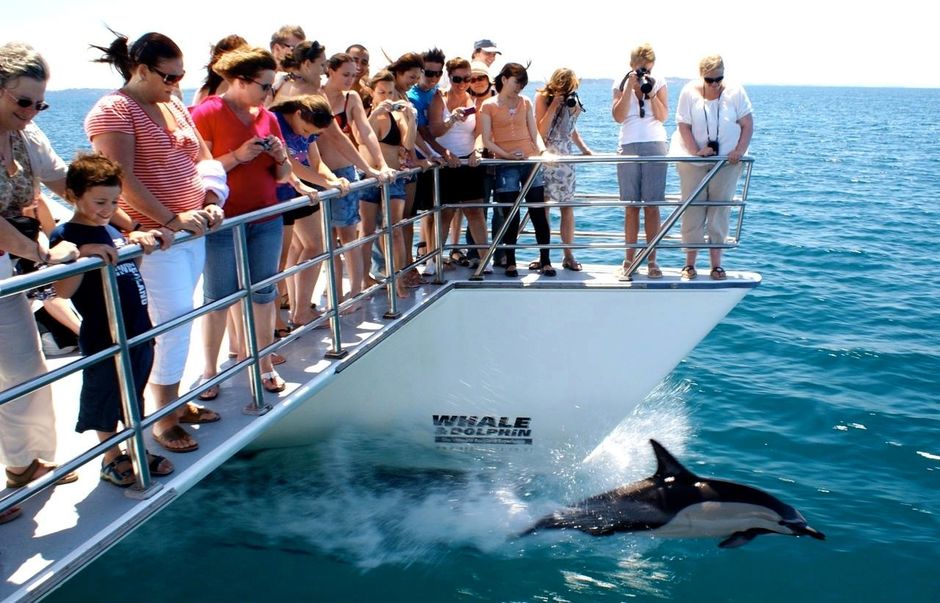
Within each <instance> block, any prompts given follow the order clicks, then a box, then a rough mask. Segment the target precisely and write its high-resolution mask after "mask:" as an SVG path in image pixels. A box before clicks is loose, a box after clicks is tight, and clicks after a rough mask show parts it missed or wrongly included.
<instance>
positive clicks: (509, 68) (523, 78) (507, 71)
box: [494, 63, 529, 92]
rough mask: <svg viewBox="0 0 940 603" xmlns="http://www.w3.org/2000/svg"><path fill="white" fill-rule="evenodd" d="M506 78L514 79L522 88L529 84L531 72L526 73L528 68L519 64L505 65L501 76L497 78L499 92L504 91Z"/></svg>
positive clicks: (500, 73) (496, 84)
mask: <svg viewBox="0 0 940 603" xmlns="http://www.w3.org/2000/svg"><path fill="white" fill-rule="evenodd" d="M504 77H507V78H508V77H514V78H516V81H517V82H519V83H520V84H522V87H523V88H525V86H526V85H527V84H528V83H529V72H528V71H526V68H525V67H523V66H522V65H520V64H519V63H506V64H505V65H503V68H502V69H501V70H500V72H499V75H497V76H496V83H495V84H494V85H495V86H496V91H497V92H502V91H503V78H504Z"/></svg>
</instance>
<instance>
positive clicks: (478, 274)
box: [470, 163, 542, 281]
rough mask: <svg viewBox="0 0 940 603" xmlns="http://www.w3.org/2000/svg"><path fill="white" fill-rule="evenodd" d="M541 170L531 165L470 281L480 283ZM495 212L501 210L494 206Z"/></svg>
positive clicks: (537, 166) (538, 164)
mask: <svg viewBox="0 0 940 603" xmlns="http://www.w3.org/2000/svg"><path fill="white" fill-rule="evenodd" d="M541 169H542V164H541V163H535V164H533V165H532V171H531V172H530V173H529V177H528V178H526V181H525V184H523V185H522V188H521V189H519V195H518V196H517V197H516V201H515V203H513V205H512V207H511V208H510V210H509V215H507V216H506V217H505V218H504V220H503V225H502V226H501V227H500V229H499V232H498V233H496V236H494V237H493V242H492V243H491V244H490V246H489V248H488V249H487V250H486V253H485V254H483V257H482V258H480V265H479V266H477V269H476V270H475V271H474V272H473V274H472V275H470V280H472V281H480V280H483V270H484V269H485V268H486V266H487V265H488V264H489V262H490V259H491V258H492V257H493V254H494V253H496V248H497V247H498V246H499V245H500V242H501V241H502V240H503V237H504V236H506V233H507V232H509V223H510V222H512V218H513V216H515V215H516V214H517V213H518V212H519V207H520V206H521V205H522V201H523V200H524V199H525V196H526V194H528V192H529V189H531V188H532V183H533V182H535V177H536V176H537V175H538V173H539V171H541ZM494 210H495V211H502V210H503V208H502V207H499V206H496V207H495V208H494Z"/></svg>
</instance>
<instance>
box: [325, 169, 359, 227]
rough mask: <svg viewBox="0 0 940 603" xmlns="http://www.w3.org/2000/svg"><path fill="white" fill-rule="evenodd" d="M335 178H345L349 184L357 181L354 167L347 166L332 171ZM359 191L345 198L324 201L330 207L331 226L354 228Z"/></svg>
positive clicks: (357, 218)
mask: <svg viewBox="0 0 940 603" xmlns="http://www.w3.org/2000/svg"><path fill="white" fill-rule="evenodd" d="M333 173H334V174H336V177H337V178H345V179H346V180H348V181H349V183H350V184H352V183H354V182H356V181H358V180H359V174H358V173H357V172H356V168H355V166H352V165H347V166H346V167H341V168H337V169H335V170H333ZM360 194H361V193H360V192H359V191H353V192H351V193H349V194H348V195H346V196H345V197H334V198H333V199H330V200H329V201H325V203H328V204H329V206H330V217H331V218H332V219H333V226H336V227H345V226H355V225H356V224H358V223H359V196H360Z"/></svg>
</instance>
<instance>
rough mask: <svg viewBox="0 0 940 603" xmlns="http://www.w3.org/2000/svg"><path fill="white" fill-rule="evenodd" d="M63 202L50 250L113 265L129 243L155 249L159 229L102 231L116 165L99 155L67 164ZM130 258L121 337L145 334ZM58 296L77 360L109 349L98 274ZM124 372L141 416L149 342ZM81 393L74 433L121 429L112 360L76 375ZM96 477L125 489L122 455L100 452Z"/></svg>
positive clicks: (102, 434) (121, 291) (126, 468)
mask: <svg viewBox="0 0 940 603" xmlns="http://www.w3.org/2000/svg"><path fill="white" fill-rule="evenodd" d="M65 184H66V189H67V190H66V196H67V199H68V201H69V202H70V203H72V204H73V205H74V206H75V213H74V214H73V216H72V219H71V220H69V221H68V222H67V223H65V224H61V225H59V226H58V227H57V228H56V229H55V230H54V231H53V233H52V235H51V236H50V242H51V243H52V244H55V243H58V242H59V241H62V240H65V241H70V242H72V243H74V244H75V245H76V246H77V247H78V249H79V252H80V257H91V256H97V257H100V258H101V259H103V260H104V261H105V262H107V263H109V264H112V265H113V264H115V263H116V261H117V247H120V246H123V245H127V244H132V243H136V244H139V245H140V246H141V247H142V248H143V249H144V252H145V253H150V252H152V251H153V250H154V249H156V248H158V247H160V245H161V242H162V241H161V237H162V236H163V235H162V233H161V232H160V231H159V230H150V231H146V232H142V231H135V232H131V233H129V234H128V235H127V238H125V237H124V236H122V235H121V233H120V232H118V231H117V230H116V229H115V228H114V227H112V226H110V225H109V222H110V220H111V217H112V216H113V215H114V212H115V210H116V209H117V206H118V197H120V196H121V167H120V166H119V165H118V164H117V163H115V162H113V161H111V160H110V159H108V158H107V157H105V156H104V155H100V154H80V155H78V157H76V158H75V160H74V161H73V162H72V164H71V165H70V166H69V170H68V174H67V175H66V179H65ZM139 261H140V260H139V258H138V259H137V261H135V260H126V261H123V262H121V263H119V264H117V266H116V268H115V273H116V276H117V284H118V295H119V296H120V301H121V312H122V314H123V316H124V328H125V330H126V332H127V337H128V338H131V337H134V336H135V335H139V334H141V333H143V332H144V331H146V330H148V329H150V328H151V324H150V318H149V316H148V314H147V290H146V288H145V287H144V281H143V278H142V277H141V276H140V272H139V271H138V270H137V262H139ZM55 290H56V293H57V294H58V296H59V297H62V298H72V302H73V303H74V305H75V308H76V309H77V310H78V312H79V313H80V314H81V315H82V326H81V330H80V332H79V335H78V344H79V348H80V349H81V352H82V354H84V355H86V356H87V355H89V354H94V353H95V352H99V351H101V350H103V349H105V348H108V347H110V346H111V345H113V340H112V339H111V329H110V326H109V322H108V314H107V312H106V311H105V309H104V308H105V300H104V291H103V289H102V282H101V271H100V270H92V271H90V272H85V273H83V274H80V275H78V276H73V277H69V278H67V279H64V280H61V281H59V282H57V283H55ZM130 360H131V366H132V367H133V372H134V390H135V391H136V393H137V404H138V407H139V408H140V411H141V414H143V407H144V398H143V395H144V388H145V387H146V385H147V380H148V379H149V378H150V369H151V367H152V366H153V341H148V342H147V343H144V344H140V345H138V346H135V347H133V348H131V349H130ZM82 381H83V382H82V393H81V399H80V409H79V413H78V423H77V424H76V426H75V430H76V431H78V432H79V433H81V432H84V431H86V430H88V429H94V430H95V431H97V432H98V440H99V441H104V440H106V439H108V438H110V437H111V436H113V435H114V434H115V432H116V431H117V423H118V421H122V422H123V423H124V424H125V425H127V420H126V419H125V417H124V415H123V412H122V409H121V391H120V387H119V385H118V379H117V372H116V369H115V364H114V359H113V358H108V359H106V360H103V361H101V362H99V363H97V364H95V365H92V366H90V367H88V368H86V369H85V370H84V371H83V373H82ZM147 463H148V465H149V467H150V472H151V473H152V474H153V475H168V474H169V473H171V472H172V471H173V465H172V463H170V461H168V460H167V459H166V458H164V457H162V456H157V455H151V454H150V453H149V452H148V453H147ZM101 464H102V466H101V479H103V480H105V481H108V482H110V483H112V484H114V485H116V486H120V487H122V488H126V487H127V486H130V485H131V484H133V483H134V482H135V477H134V473H133V469H132V467H131V461H130V457H128V456H127V455H126V454H124V453H123V452H122V451H121V449H120V448H119V447H118V446H114V447H113V448H110V449H108V451H107V452H105V453H104V456H103V458H102V463H101Z"/></svg>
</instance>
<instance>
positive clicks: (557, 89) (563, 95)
mask: <svg viewBox="0 0 940 603" xmlns="http://www.w3.org/2000/svg"><path fill="white" fill-rule="evenodd" d="M579 84H580V81H579V80H578V76H576V75H575V73H574V71H572V70H570V69H566V68H564V67H563V68H561V69H556V70H555V72H554V73H552V77H550V78H549V80H548V83H547V84H545V87H544V88H542V89H541V90H539V91H538V93H537V94H536V96H535V121H536V122H538V125H539V134H541V135H542V140H544V141H545V148H546V149H547V150H548V151H549V152H550V153H553V154H555V155H570V154H571V145H572V144H574V145H576V146H577V147H578V148H579V149H581V153H582V154H584V155H591V154H593V153H592V151H591V149H589V148H588V146H587V145H586V144H584V141H583V140H582V139H581V135H580V134H579V133H578V129H577V126H576V124H577V121H578V116H579V115H581V113H582V112H583V111H584V105H582V104H581V99H580V98H578V94H577V91H578V85H579ZM574 192H575V173H574V166H573V165H571V164H570V163H556V164H549V165H546V166H545V193H546V195H547V196H548V198H549V199H551V200H552V201H554V202H556V203H563V202H568V201H571V200H573V199H574ZM561 242H562V243H566V244H568V245H570V244H571V243H573V242H574V208H573V207H562V208H561ZM564 253H565V259H564V260H562V262H561V267H562V268H565V269H566V270H573V271H575V272H577V271H579V270H581V263H580V262H578V261H577V260H576V259H574V254H573V253H572V251H571V248H570V247H565V250H564Z"/></svg>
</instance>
